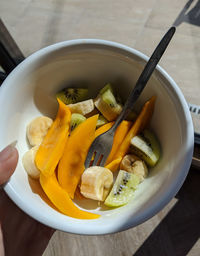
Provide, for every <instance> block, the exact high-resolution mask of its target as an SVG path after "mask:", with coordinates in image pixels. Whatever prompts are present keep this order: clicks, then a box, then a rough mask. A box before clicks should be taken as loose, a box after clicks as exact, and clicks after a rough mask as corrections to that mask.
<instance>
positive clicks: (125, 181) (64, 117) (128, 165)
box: [22, 84, 161, 219]
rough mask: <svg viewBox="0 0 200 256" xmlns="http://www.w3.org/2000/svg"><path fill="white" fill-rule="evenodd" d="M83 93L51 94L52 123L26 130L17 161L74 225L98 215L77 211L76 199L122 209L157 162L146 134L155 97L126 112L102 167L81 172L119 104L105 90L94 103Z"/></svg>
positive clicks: (154, 142) (156, 149)
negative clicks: (23, 148)
mask: <svg viewBox="0 0 200 256" xmlns="http://www.w3.org/2000/svg"><path fill="white" fill-rule="evenodd" d="M87 95H88V90H87V89H85V88H66V89H64V90H62V91H60V92H58V93H57V94H56V98H57V101H58V104H59V108H58V112H57V116H56V118H55V120H52V119H51V118H49V117H46V116H41V117H37V118H36V119H34V120H32V121H31V122H30V124H28V126H27V129H26V136H27V138H28V141H29V144H30V146H31V148H30V150H29V151H27V152H26V153H25V154H24V156H23V159H22V162H23V165H24V168H25V170H26V171H27V173H28V175H29V176H30V177H31V178H34V179H38V180H39V182H40V185H41V187H42V188H43V190H44V192H45V193H46V195H47V197H48V198H49V199H50V201H51V202H52V203H53V204H54V205H55V207H56V208H57V209H58V210H59V211H60V212H62V213H63V214H65V215H67V216H70V217H73V218H79V219H96V218H99V217H100V215H98V214H94V213H91V212H88V211H84V210H81V209H80V208H79V207H77V206H76V204H75V203H74V201H73V199H74V198H75V197H76V196H78V197H79V198H81V200H84V199H85V198H87V199H90V200H96V201H98V202H101V203H103V204H104V205H106V206H107V207H109V208H110V209H113V208H114V207H120V206H123V205H125V204H127V203H128V202H129V201H130V200H132V199H133V198H134V193H135V190H136V189H137V188H138V186H139V184H140V183H141V182H143V181H144V179H145V178H146V177H147V176H148V172H149V171H150V169H151V168H153V167H154V166H155V165H156V164H157V162H158V161H159V158H160V152H161V148H160V143H159V141H158V139H157V137H156V135H155V134H154V133H153V132H152V131H151V130H150V129H149V126H150V121H151V117H152V114H153V110H154V104H155V100H156V98H155V97H152V98H151V99H149V100H148V101H147V102H146V103H145V104H144V105H143V108H142V109H141V111H140V112H139V113H138V114H137V113H135V112H132V113H131V114H130V115H129V117H128V118H127V120H124V121H122V122H121V124H120V125H119V126H118V128H117V130H116V132H115V135H114V139H113V146H112V149H111V152H110V154H109V156H108V158H107V160H106V163H105V166H104V167H101V166H98V164H97V166H92V161H93V159H94V157H93V159H92V160H91V167H89V168H87V169H85V166H84V162H85V159H86V157H87V153H88V150H89V148H90V146H91V144H92V142H93V141H94V139H95V138H96V137H97V136H99V135H100V134H102V133H104V132H106V131H107V130H109V129H110V128H111V127H112V126H113V125H114V122H115V120H116V119H117V117H118V116H119V114H120V113H121V111H122V108H123V103H122V100H121V99H120V97H119V96H118V95H116V94H115V92H114V89H113V88H112V86H111V84H107V85H105V86H104V87H103V88H102V89H101V90H100V92H99V93H98V95H96V97H95V98H94V99H88V98H87Z"/></svg>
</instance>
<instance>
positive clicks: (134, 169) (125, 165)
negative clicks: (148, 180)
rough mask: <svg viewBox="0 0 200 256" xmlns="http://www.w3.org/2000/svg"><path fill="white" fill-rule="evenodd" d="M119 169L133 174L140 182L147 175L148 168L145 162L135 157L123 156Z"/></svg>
mask: <svg viewBox="0 0 200 256" xmlns="http://www.w3.org/2000/svg"><path fill="white" fill-rule="evenodd" d="M120 169H121V170H125V171H127V172H130V173H134V174H135V175H137V176H138V177H139V178H140V182H142V181H143V180H144V178H145V177H146V176H147V174H148V168H147V166H146V164H145V162H144V161H142V160H141V159H140V158H139V157H137V156H135V155H125V157H124V158H123V159H122V161H121V164H120Z"/></svg>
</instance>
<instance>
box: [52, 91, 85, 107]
mask: <svg viewBox="0 0 200 256" xmlns="http://www.w3.org/2000/svg"><path fill="white" fill-rule="evenodd" d="M87 95H88V89H86V88H65V89H64V90H62V91H60V92H58V93H57V94H56V97H57V98H58V99H60V100H61V101H62V102H64V103H65V104H66V105H68V104H74V103H77V102H79V101H83V100H85V99H86V98H87Z"/></svg>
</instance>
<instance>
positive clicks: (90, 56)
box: [0, 39, 194, 234]
mask: <svg viewBox="0 0 200 256" xmlns="http://www.w3.org/2000/svg"><path fill="white" fill-rule="evenodd" d="M147 60H148V58H147V56H145V55H144V54H142V53H140V52H138V51H136V50H134V49H132V48H129V47H127V46H124V45H121V44H118V43H114V42H109V41H103V40H96V39H95V40H93V39H89V40H88V39H83V40H72V41H67V42H61V43H58V44H55V45H51V46H49V47H46V48H44V49H42V50H40V51H38V52H36V53H34V54H33V55H31V56H29V57H28V58H27V59H26V60H25V61H23V62H22V63H21V64H20V65H19V66H18V67H17V68H16V69H15V70H14V71H13V72H12V73H11V74H10V75H9V76H8V78H7V79H6V80H5V82H4V83H3V85H2V87H1V88H0V110H1V125H0V148H1V149H2V148H3V147H5V146H6V145H7V144H9V143H11V142H12V141H14V140H16V139H17V140H18V144H17V148H18V150H19V155H20V158H19V163H18V166H17V169H16V172H15V173H14V175H13V176H12V178H11V179H10V181H9V182H8V183H7V185H6V186H5V191H6V192H7V194H8V195H9V197H10V198H11V199H12V200H13V201H14V202H15V203H16V204H17V205H18V206H19V207H20V208H21V209H22V210H23V211H25V212H26V213H27V214H29V215H30V216H32V217H33V218H35V219H36V220H38V221H40V222H42V223H44V224H46V225H48V226H51V227H53V228H55V229H58V230H62V231H66V232H71V233H76V234H107V233H113V232H117V231H122V230H126V229H128V228H131V227H134V226H136V225H138V224H140V223H142V222H144V221H145V220H147V219H149V218H151V217H152V216H153V215H155V214H156V213H157V212H158V211H160V210H161V209H162V208H163V207H164V206H165V205H166V204H167V203H168V202H169V201H170V200H171V199H172V198H173V197H174V196H175V194H176V193H177V192H178V190H179V189H180V187H181V185H182V183H183V181H184V179H185V177H186V175H187V173H188V169H189V167H190V164H191V159H192V153H193V143H194V140H193V137H194V136H193V134H194V131H193V125H192V120H191V116H190V113H189V111H188V106H187V103H186V101H185V99H184V97H183V95H182V93H181V91H180V89H179V88H178V86H177V85H176V83H175V82H174V81H173V80H172V78H171V77H170V76H169V75H168V74H167V73H166V72H165V71H164V70H163V69H162V68H161V67H159V66H158V67H157V69H156V70H155V72H154V74H153V76H152V77H151V79H150V81H149V82H148V85H147V87H146V88H145V90H144V92H143V93H142V95H141V97H140V98H139V100H138V102H137V104H136V105H137V106H136V108H138V107H140V106H141V105H142V104H143V103H144V102H145V101H146V100H147V99H149V98H150V97H151V96H152V95H156V96H157V101H156V106H155V112H154V115H153V119H152V128H153V129H154V131H155V132H156V134H157V135H158V138H159V140H160V142H161V145H162V150H163V152H162V158H161V160H160V162H159V163H158V165H157V166H156V167H155V168H154V169H153V170H152V171H151V172H150V174H149V176H148V178H147V179H145V181H144V182H143V183H142V184H141V185H140V186H139V188H138V190H137V191H136V193H135V198H134V200H132V201H131V202H130V203H129V204H128V205H126V206H123V207H121V208H117V209H112V210H107V211H106V210H101V209H98V208H96V205H95V204H94V205H88V204H86V205H84V207H85V208H86V209H89V211H92V212H98V213H100V214H101V215H102V216H101V217H100V218H99V219H96V220H79V219H73V218H71V217H68V216H65V215H63V214H61V213H59V212H57V211H55V210H54V209H52V208H51V207H50V206H48V205H47V204H46V203H45V202H44V201H43V200H42V199H41V198H40V196H39V195H38V194H36V193H33V192H32V189H31V187H30V185H29V182H28V177H27V174H26V172H25V170H24V168H23V165H22V161H21V159H22V156H23V154H24V153H25V152H26V151H27V150H28V148H29V146H28V143H27V140H26V135H25V133H26V125H27V124H28V123H29V122H30V121H31V120H32V119H33V118H34V117H36V116H38V115H48V116H52V117H54V116H55V113H56V112H57V103H56V101H55V97H54V94H55V93H56V92H57V91H58V90H60V89H61V88H63V87H65V86H68V85H71V84H73V85H77V86H79V85H80V84H81V85H82V84H84V83H85V82H86V84H87V85H88V86H89V91H90V94H91V96H93V97H94V96H96V94H97V92H98V90H99V89H100V88H102V86H104V85H105V83H107V82H111V83H112V84H113V85H114V86H115V87H116V88H117V90H118V91H119V93H120V95H122V97H123V98H124V99H125V98H126V96H127V95H128V93H129V92H130V91H131V89H132V88H133V86H134V85H135V82H136V80H137V78H138V76H139V74H140V73H141V71H142V68H143V66H144V64H145V63H146V61H147ZM82 206H83V205H82Z"/></svg>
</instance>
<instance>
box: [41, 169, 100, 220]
mask: <svg viewBox="0 0 200 256" xmlns="http://www.w3.org/2000/svg"><path fill="white" fill-rule="evenodd" d="M40 184H41V186H42V188H43V190H44V192H45V193H46V195H47V196H48V198H49V199H50V201H51V202H52V203H53V204H54V205H55V206H56V207H57V208H58V210H59V211H60V212H61V213H63V214H65V215H67V216H69V217H73V218H77V219H97V218H99V217H100V215H98V214H94V213H90V212H86V211H83V210H81V209H79V208H78V207H77V206H76V205H75V204H74V203H73V201H72V200H71V198H70V197H69V195H68V193H67V192H66V191H65V190H64V189H63V188H61V186H60V185H59V183H58V181H57V177H56V174H55V172H54V173H53V174H52V175H51V176H45V175H43V174H42V173H41V174H40Z"/></svg>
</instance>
